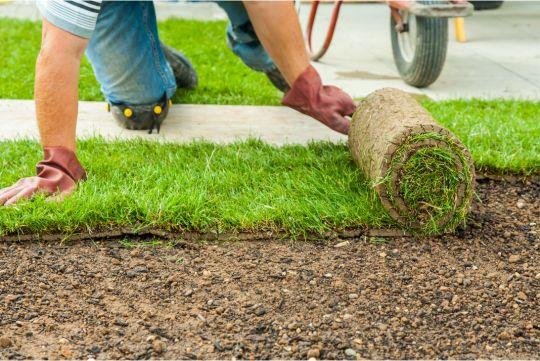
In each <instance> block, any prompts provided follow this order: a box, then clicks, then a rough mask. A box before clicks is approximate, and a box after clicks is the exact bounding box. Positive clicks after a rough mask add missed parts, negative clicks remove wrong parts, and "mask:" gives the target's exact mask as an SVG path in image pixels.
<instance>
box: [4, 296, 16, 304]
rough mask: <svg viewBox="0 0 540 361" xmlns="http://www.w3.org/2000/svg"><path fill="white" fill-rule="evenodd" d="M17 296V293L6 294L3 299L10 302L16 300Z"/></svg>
mask: <svg viewBox="0 0 540 361" xmlns="http://www.w3.org/2000/svg"><path fill="white" fill-rule="evenodd" d="M18 298H19V296H17V295H6V296H5V297H4V301H5V302H6V303H11V302H13V301H16V300H17V299H18Z"/></svg>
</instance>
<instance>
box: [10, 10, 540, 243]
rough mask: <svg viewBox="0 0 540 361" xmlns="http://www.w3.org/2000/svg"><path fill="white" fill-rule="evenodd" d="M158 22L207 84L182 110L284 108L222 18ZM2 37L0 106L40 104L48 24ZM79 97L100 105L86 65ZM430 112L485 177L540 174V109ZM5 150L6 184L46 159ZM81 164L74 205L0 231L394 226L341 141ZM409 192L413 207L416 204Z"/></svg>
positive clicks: (120, 148) (129, 155)
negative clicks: (39, 68)
mask: <svg viewBox="0 0 540 361" xmlns="http://www.w3.org/2000/svg"><path fill="white" fill-rule="evenodd" d="M159 26H160V33H161V36H162V38H163V40H164V41H165V42H166V43H168V44H170V45H172V46H174V47H177V48H179V49H181V50H182V51H184V52H185V53H186V55H187V56H188V57H189V58H190V59H191V60H192V61H193V63H194V65H195V67H196V69H197V71H198V74H199V80H200V86H199V88H198V89H197V90H195V91H192V92H178V93H177V94H176V95H175V98H174V99H173V100H174V101H175V102H176V103H206V104H265V105H277V104H279V99H280V93H279V92H278V91H277V90H275V89H274V88H273V87H272V86H271V85H270V83H269V82H268V80H267V79H266V78H265V76H264V75H262V74H260V73H256V72H253V71H251V70H249V69H248V68H247V67H246V66H245V65H244V64H242V62H241V61H240V60H239V59H238V58H237V57H236V56H235V55H234V54H232V52H231V51H230V50H229V49H228V48H227V45H226V42H225V22H220V21H216V22H197V21H186V20H168V21H165V22H161V23H160V25H159ZM186 34H189V36H186ZM0 39H2V46H1V47H0V59H2V62H1V64H2V67H1V68H0V98H13V99H31V98H32V97H33V79H34V63H35V58H36V55H37V53H38V49H39V43H40V24H39V23H36V22H29V21H20V20H8V19H0ZM80 98H81V99H82V100H103V96H102V95H101V93H100V90H99V85H98V83H97V82H96V80H95V78H94V76H93V74H92V69H91V67H90V65H89V63H88V62H87V61H86V60H85V61H84V62H83V65H82V68H81V81H80ZM422 104H423V106H424V107H426V108H427V109H428V110H429V111H430V112H431V113H432V114H433V116H434V117H435V118H436V119H437V120H438V121H439V122H440V123H442V124H443V125H445V126H446V127H448V128H449V129H450V130H451V131H452V132H454V133H455V134H456V135H457V136H458V137H459V138H460V139H461V140H462V141H463V142H464V144H465V145H466V146H467V147H468V148H469V149H470V151H471V153H472V155H473V158H474V160H475V165H476V167H477V169H480V170H481V171H489V172H496V173H514V174H522V175H530V174H539V173H540V141H539V139H540V102H538V101H522V100H490V101H485V100H449V101H442V102H434V101H430V100H422ZM0 154H2V157H1V159H0V162H1V164H0V188H1V187H4V186H7V185H10V184H11V183H13V182H14V181H16V180H17V179H18V178H19V177H20V176H21V175H31V174H33V173H34V167H35V163H36V161H37V160H38V159H39V158H40V156H41V154H40V150H39V146H38V144H37V143H35V142H30V141H15V142H0ZM80 158H81V160H82V162H83V164H84V165H85V166H86V167H87V169H88V171H89V175H90V178H89V180H88V181H87V182H85V183H84V184H82V186H81V187H80V189H79V190H78V191H77V192H76V193H75V194H74V195H73V196H72V197H69V198H68V199H66V201H65V202H63V203H51V202H46V201H45V200H44V199H43V198H38V199H36V200H35V201H32V202H26V203H23V204H21V205H18V206H16V207H12V208H0V234H6V233H17V232H19V233H20V232H25V233H28V232H67V233H69V232H75V231H84V230H89V229H93V230H97V229H108V228H111V227H117V226H133V227H138V226H145V225H148V226H154V227H159V228H164V229H170V230H178V229H185V230H200V231H216V230H218V231H227V230H229V231H230V230H243V231H246V230H261V229H279V230H285V231H287V232H289V233H291V234H302V233H305V232H311V231H313V232H317V233H320V232H324V231H325V230H328V229H335V228H346V227H363V226H369V227H384V226H388V225H391V224H392V223H391V221H390V219H389V218H388V216H386V215H385V213H384V212H383V210H382V208H381V205H380V204H379V201H378V199H377V197H376V196H375V194H374V192H373V190H372V189H371V185H370V184H368V182H367V181H366V180H365V179H364V178H363V176H362V174H360V173H359V171H358V170H357V169H356V167H355V166H354V165H353V163H352V161H351V158H350V155H349V153H348V150H347V148H346V146H345V145H343V144H342V145H331V144H325V143H316V144H312V145H311V146H309V147H301V146H289V147H284V148H273V147H270V146H268V145H265V144H262V143H260V142H258V141H250V142H245V143H239V144H234V145H228V146H218V145H212V144H208V143H200V142H198V143H192V144H189V145H172V144H167V145H160V144H152V143H144V142H109V143H105V142H104V141H102V140H99V139H98V140H89V141H85V142H82V143H81V145H80ZM412 166H414V167H416V166H419V165H418V162H416V163H414V164H413V165H412ZM411 184H412V183H411ZM448 187H450V188H451V184H450V185H448ZM406 188H407V189H405V190H403V192H404V193H405V194H406V197H408V199H409V200H410V201H413V200H414V199H416V198H418V194H414V193H410V190H411V187H409V186H408V187H406ZM450 193H451V192H450Z"/></svg>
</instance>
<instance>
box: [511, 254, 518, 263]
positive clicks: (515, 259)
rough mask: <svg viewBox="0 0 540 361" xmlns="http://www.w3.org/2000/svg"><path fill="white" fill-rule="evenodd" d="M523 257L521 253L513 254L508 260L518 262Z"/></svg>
mask: <svg viewBox="0 0 540 361" xmlns="http://www.w3.org/2000/svg"><path fill="white" fill-rule="evenodd" d="M520 259H521V257H520V255H519V254H513V255H511V256H510V257H509V258H508V262H510V263H517V262H519V260H520Z"/></svg>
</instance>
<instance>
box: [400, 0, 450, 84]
mask: <svg viewBox="0 0 540 361" xmlns="http://www.w3.org/2000/svg"><path fill="white" fill-rule="evenodd" d="M419 2H420V3H423V4H428V5H429V4H437V3H441V2H440V1H434V0H425V1H419ZM400 14H401V17H402V19H403V22H404V23H406V24H407V26H406V29H405V30H406V31H404V32H398V31H397V30H396V22H395V20H394V19H393V17H392V16H390V33H391V40H392V52H393V54H394V62H395V64H396V67H397V69H398V72H399V74H400V75H401V77H402V78H403V80H404V81H405V82H406V83H407V84H409V85H412V86H415V87H418V88H423V87H427V86H428V85H430V84H432V83H433V82H435V80H437V78H438V77H439V75H440V74H441V71H442V69H443V66H444V61H445V59H446V48H447V46H448V19H447V18H426V17H418V16H414V15H413V14H410V13H409V12H407V11H406V10H400Z"/></svg>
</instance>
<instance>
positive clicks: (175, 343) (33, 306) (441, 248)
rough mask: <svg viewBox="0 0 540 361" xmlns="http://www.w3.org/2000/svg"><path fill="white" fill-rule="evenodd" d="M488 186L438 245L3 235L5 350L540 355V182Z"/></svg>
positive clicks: (116, 354)
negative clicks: (14, 238)
mask: <svg viewBox="0 0 540 361" xmlns="http://www.w3.org/2000/svg"><path fill="white" fill-rule="evenodd" d="M477 191H478V192H479V198H480V200H481V201H482V202H480V201H479V200H476V201H475V204H474V209H473V211H472V213H471V216H470V221H469V227H468V228H467V229H466V230H461V231H459V232H458V233H457V234H455V235H448V236H442V237H438V238H429V239H423V240H417V239H412V238H391V239H382V238H369V237H360V238H356V239H349V240H340V239H337V240H333V241H331V242H327V243H321V242H299V241H294V242H293V241H287V240H283V241H271V242H229V243H227V242H221V243H216V242H211V243H198V244H197V243H193V244H192V245H188V246H186V245H185V243H182V244H183V245H182V246H178V245H177V246H175V245H173V244H170V245H168V246H166V245H165V246H164V245H159V246H150V245H144V246H143V245H138V243H137V242H136V241H134V240H130V242H131V243H130V244H126V242H118V241H101V242H92V241H85V242H75V243H71V244H60V243H58V242H19V243H18V242H3V243H0V358H53V359H58V358H66V359H72V358H84V359H86V358H96V359H104V358H114V359H118V358H130V359H133V358H136V359H146V358H167V359H171V358H174V359H182V358H186V359H193V358H205V359H209V358H212V359H216V358H219V359H224V358H227V359H230V358H233V357H234V358H245V359H248V358H249V359H254V358H257V359H258V358H262V359H265V358H287V359H289V358H294V359H306V358H310V357H313V358H324V359H357V358H407V359H409V358H460V359H470V358H505V359H508V358H511V359H518V358H519V359H539V358H540V312H539V310H540V266H539V259H540V242H539V237H538V233H537V232H538V222H539V219H540V200H539V195H540V185H539V184H537V183H530V182H529V183H515V184H510V183H505V182H494V181H484V182H482V183H481V184H479V185H478V187H477ZM134 245H135V246H134Z"/></svg>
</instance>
